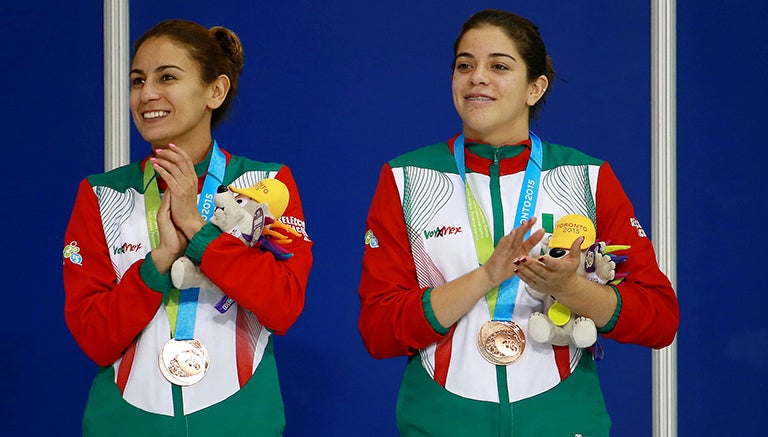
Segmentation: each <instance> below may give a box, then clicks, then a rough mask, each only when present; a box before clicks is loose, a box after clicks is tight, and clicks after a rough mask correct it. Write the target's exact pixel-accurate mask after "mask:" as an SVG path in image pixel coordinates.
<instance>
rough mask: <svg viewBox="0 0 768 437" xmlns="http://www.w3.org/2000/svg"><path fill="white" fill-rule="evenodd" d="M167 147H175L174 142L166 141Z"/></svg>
mask: <svg viewBox="0 0 768 437" xmlns="http://www.w3.org/2000/svg"><path fill="white" fill-rule="evenodd" d="M168 147H171V148H174V147H176V144H173V143H168Z"/></svg>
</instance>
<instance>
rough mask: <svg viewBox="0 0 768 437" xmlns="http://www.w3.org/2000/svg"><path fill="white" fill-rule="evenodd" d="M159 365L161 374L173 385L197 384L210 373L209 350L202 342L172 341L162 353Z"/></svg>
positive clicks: (193, 340) (165, 346) (164, 346)
mask: <svg viewBox="0 0 768 437" xmlns="http://www.w3.org/2000/svg"><path fill="white" fill-rule="evenodd" d="M159 365H160V373H162V374H163V376H164V377H165V379H167V380H168V381H169V382H170V383H171V384H176V385H180V386H189V385H192V384H196V383H198V382H200V380H201V379H203V377H204V376H205V373H206V372H207V371H208V350H206V349H205V346H204V345H203V343H201V342H200V340H196V339H192V340H175V339H171V340H169V341H168V343H166V344H165V345H163V349H162V350H161V351H160V357H159Z"/></svg>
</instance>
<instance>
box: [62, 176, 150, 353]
mask: <svg viewBox="0 0 768 437" xmlns="http://www.w3.org/2000/svg"><path fill="white" fill-rule="evenodd" d="M64 244H65V246H70V247H72V246H75V245H76V247H77V248H78V249H79V252H78V254H79V255H80V257H79V258H77V259H79V260H81V261H80V263H76V262H73V261H72V260H71V259H69V258H64V266H63V273H64V291H65V299H64V318H65V320H66V322H67V326H68V327H69V330H70V331H71V332H72V335H73V337H74V338H75V341H77V343H78V344H79V345H80V347H81V348H82V349H83V352H85V354H86V355H88V357H90V358H91V359H92V360H93V361H95V362H96V364H98V365H100V366H108V365H110V364H112V363H113V362H115V361H116V360H117V359H118V358H120V356H121V355H122V353H123V351H124V350H125V349H126V348H127V347H128V346H129V345H130V344H131V342H133V340H134V338H136V336H137V335H138V334H139V333H140V332H141V331H142V330H143V329H144V327H146V326H147V324H148V323H149V322H150V320H152V317H154V315H155V312H156V311H157V308H158V307H159V306H160V304H161V302H162V294H161V293H159V292H157V291H154V290H152V289H150V288H149V287H148V286H147V285H146V284H145V283H144V281H143V280H142V279H141V277H140V276H139V267H140V266H141V264H142V263H143V260H142V261H138V262H136V263H134V264H133V265H132V266H131V267H130V268H129V269H128V270H127V271H126V272H125V274H124V275H123V277H122V278H120V279H119V280H118V278H117V276H116V273H115V269H114V268H113V267H112V261H111V260H110V257H109V248H108V247H107V242H106V238H105V237H104V228H103V226H102V224H101V217H100V213H99V206H98V201H97V199H96V195H95V194H94V192H93V188H92V187H91V186H90V184H89V183H88V181H87V180H83V181H82V182H81V183H80V187H79V189H78V193H77V198H76V199H75V206H74V209H73V211H72V216H71V218H70V220H69V225H68V226H67V230H66V233H65V236H64Z"/></svg>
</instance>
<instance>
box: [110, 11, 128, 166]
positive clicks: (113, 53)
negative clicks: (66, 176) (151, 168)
mask: <svg viewBox="0 0 768 437" xmlns="http://www.w3.org/2000/svg"><path fill="white" fill-rule="evenodd" d="M128 14H129V8H128V0H104V170H105V171H106V170H111V169H113V168H115V167H119V166H121V165H125V164H128V163H129V161H130V150H131V149H130V147H131V145H130V115H129V106H128V86H129V84H128V69H129V62H128V61H129V57H130V42H129V40H128V39H129V29H128Z"/></svg>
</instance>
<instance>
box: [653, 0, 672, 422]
mask: <svg viewBox="0 0 768 437" xmlns="http://www.w3.org/2000/svg"><path fill="white" fill-rule="evenodd" d="M676 18H677V17H676V2H675V0H651V34H652V36H651V46H652V48H651V51H652V53H651V101H652V104H651V143H652V144H651V167H652V170H651V179H652V183H651V186H652V193H651V204H652V205H651V210H652V214H651V215H652V224H651V226H652V232H653V244H654V247H655V249H656V254H657V257H658V261H659V266H660V267H661V269H662V270H663V271H664V272H665V273H666V274H667V276H668V277H669V279H670V281H671V282H672V286H673V287H675V289H677V278H676V275H677V264H676V260H677V258H676V253H677V207H676V205H677V195H676V191H677V179H676V177H677V173H676V168H677V160H676V153H677V150H676V136H677V132H676V127H677V124H676V123H677V119H676V93H677V90H676V78H675V76H676V73H677V65H676V57H677V53H676V42H677V41H676V31H677V27H676ZM652 357H653V358H652V359H653V435H654V437H675V436H677V339H675V341H674V342H673V343H672V344H671V345H670V346H668V347H666V348H664V349H661V350H658V351H656V350H655V351H653V352H652Z"/></svg>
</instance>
